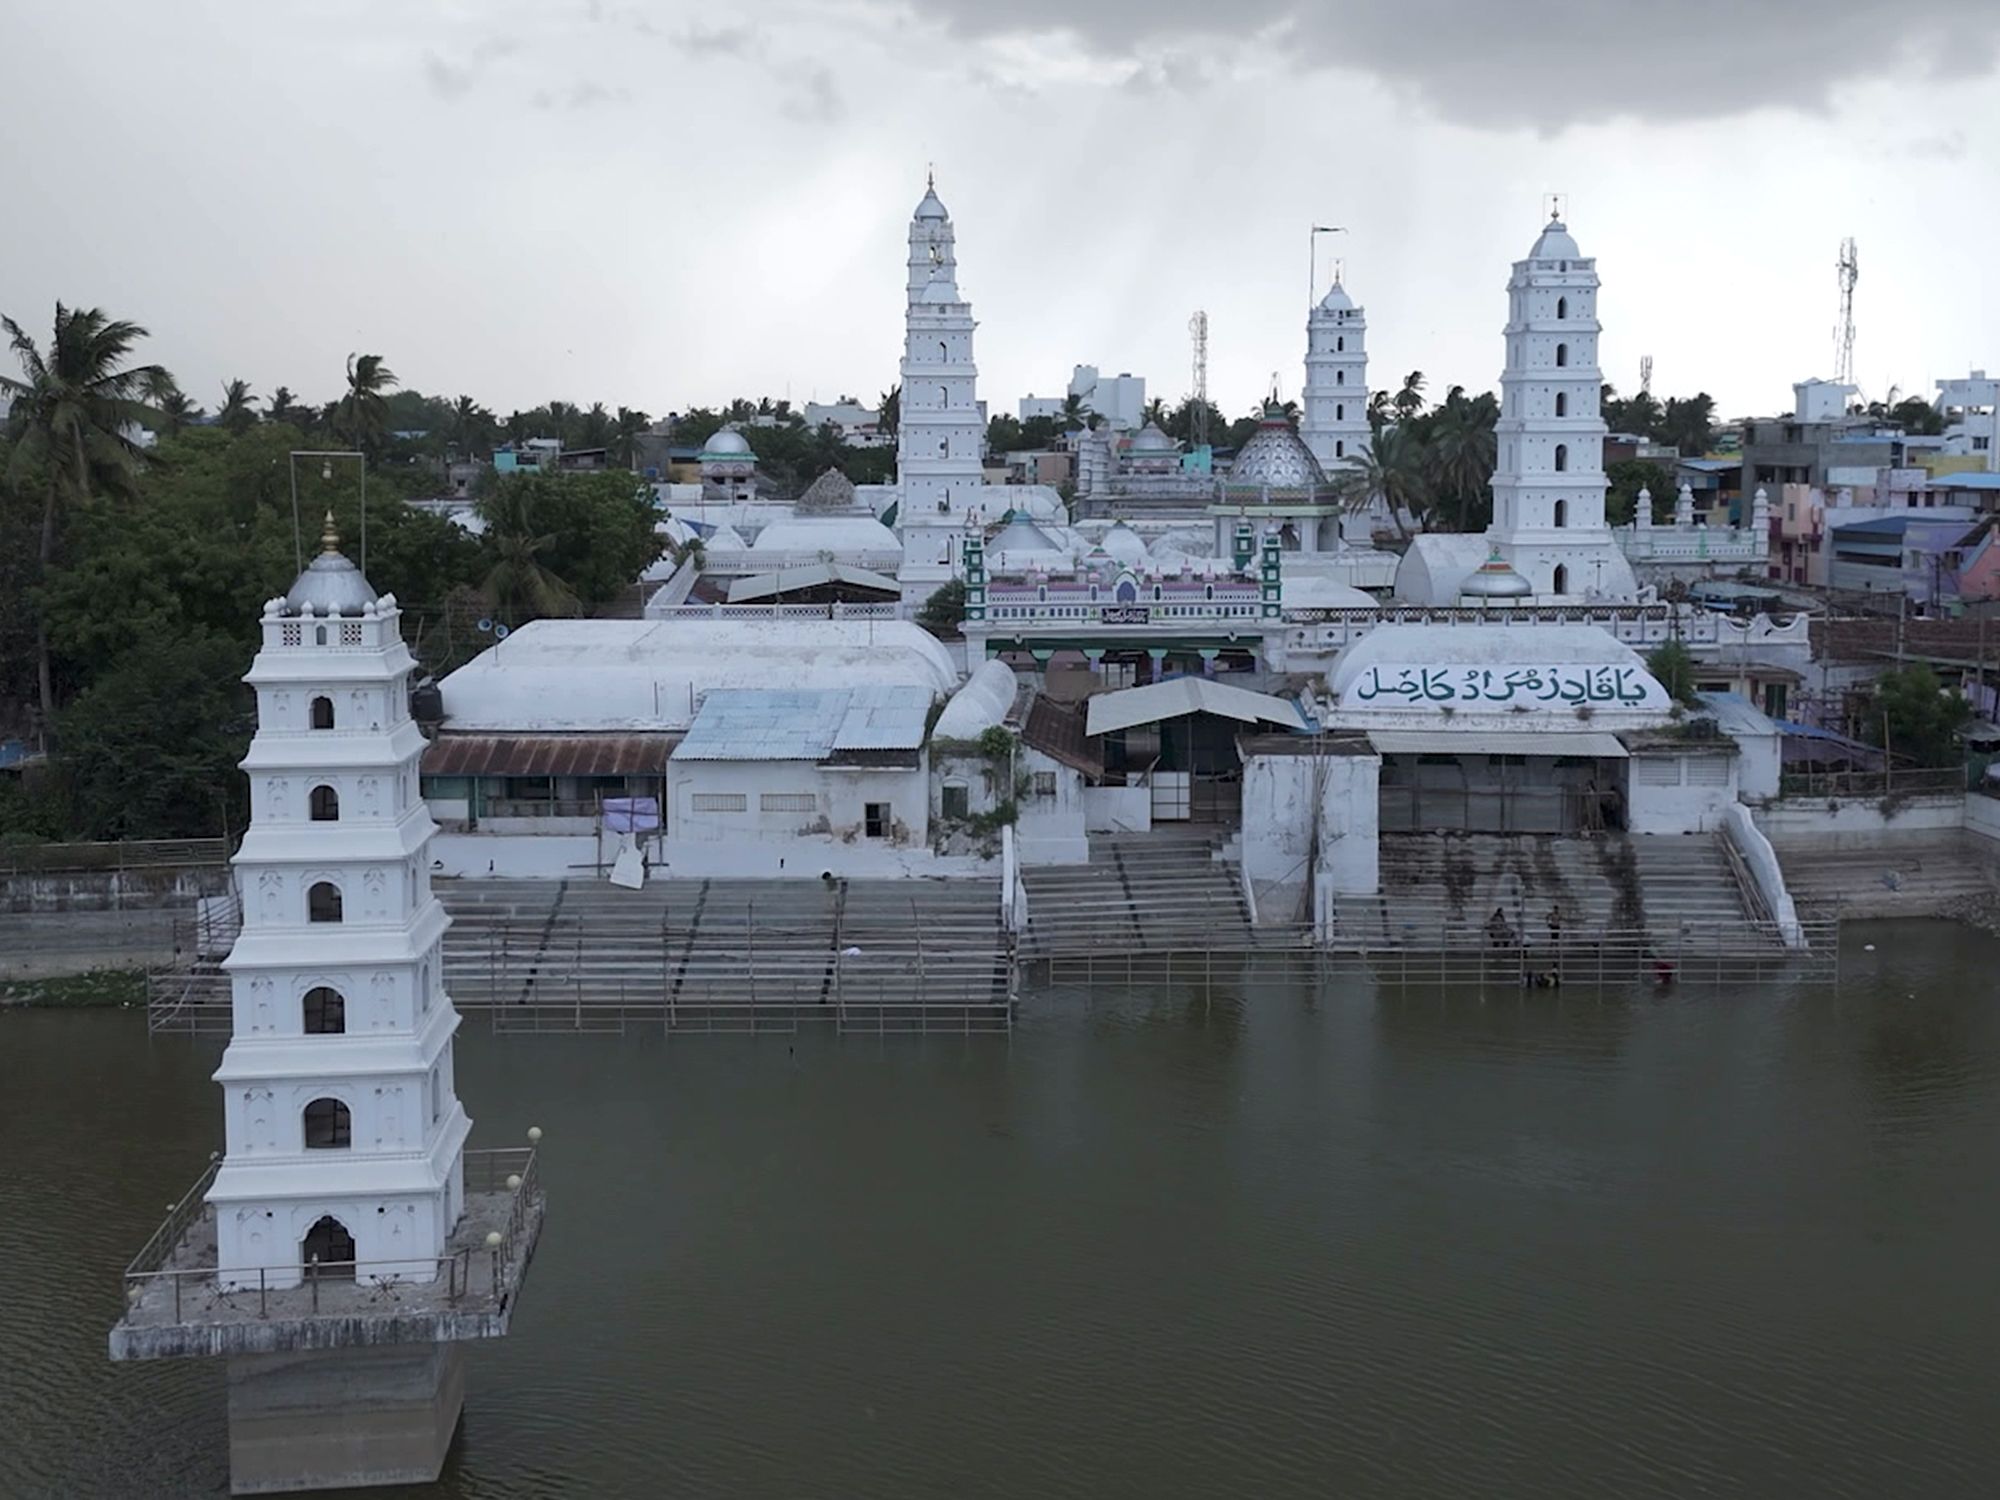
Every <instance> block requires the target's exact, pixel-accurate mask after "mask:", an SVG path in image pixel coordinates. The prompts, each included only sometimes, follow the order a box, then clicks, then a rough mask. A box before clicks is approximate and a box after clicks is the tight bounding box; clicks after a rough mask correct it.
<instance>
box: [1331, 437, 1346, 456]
mask: <svg viewBox="0 0 2000 1500" xmlns="http://www.w3.org/2000/svg"><path fill="white" fill-rule="evenodd" d="M1333 456H1334V457H1335V458H1345V457H1347V444H1346V443H1344V442H1342V441H1341V440H1340V439H1339V438H1335V439H1334V440H1333Z"/></svg>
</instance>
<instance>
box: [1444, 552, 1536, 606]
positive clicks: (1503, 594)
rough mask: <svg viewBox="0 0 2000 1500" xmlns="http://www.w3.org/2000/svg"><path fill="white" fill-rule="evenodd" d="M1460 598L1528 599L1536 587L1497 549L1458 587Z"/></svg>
mask: <svg viewBox="0 0 2000 1500" xmlns="http://www.w3.org/2000/svg"><path fill="white" fill-rule="evenodd" d="M1458 592H1459V597H1460V598H1472V599H1526V598H1528V597H1530V596H1531V595H1532V594H1533V593H1534V592H1535V589H1534V585H1532V584H1531V583H1529V582H1528V580H1527V579H1525V578H1523V577H1522V576H1521V575H1520V574H1519V573H1516V572H1515V571H1514V568H1513V565H1512V564H1510V563H1509V562H1508V561H1507V559H1506V558H1504V557H1502V556H1501V555H1500V549H1499V548H1498V547H1495V548H1493V549H1492V551H1491V552H1490V553H1489V554H1488V555H1487V558H1486V561H1485V562H1483V563H1481V564H1480V565H1479V566H1478V567H1477V568H1475V569H1473V571H1472V572H1471V573H1470V574H1469V575H1468V576H1467V578H1466V580H1465V582H1464V583H1462V584H1460V585H1459V586H1458Z"/></svg>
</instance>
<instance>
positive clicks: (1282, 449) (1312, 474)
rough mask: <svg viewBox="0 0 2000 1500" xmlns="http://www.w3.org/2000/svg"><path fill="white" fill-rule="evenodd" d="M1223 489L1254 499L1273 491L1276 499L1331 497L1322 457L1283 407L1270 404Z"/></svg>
mask: <svg viewBox="0 0 2000 1500" xmlns="http://www.w3.org/2000/svg"><path fill="white" fill-rule="evenodd" d="M1222 488H1223V492H1224V493H1225V494H1228V495H1230V496H1232V497H1234V498H1239V499H1251V498H1256V497H1259V496H1261V495H1263V494H1264V493H1265V492H1266V491H1268V492H1269V493H1270V497H1271V498H1272V499H1273V500H1293V501H1296V500H1310V501H1315V502H1319V501H1328V502H1330V500H1331V495H1332V490H1331V486H1329V485H1328V484H1327V481H1326V473H1325V471H1324V470H1322V469H1321V468H1320V466H1319V460H1318V459H1316V458H1314V457H1313V455H1312V449H1310V448H1308V447H1307V446H1306V445H1305V443H1304V441H1303V440H1301V438H1300V437H1299V434H1298V431H1297V429H1296V428H1294V427H1293V426H1292V423H1291V419H1290V418H1288V417H1287V416H1286V415H1285V413H1284V411H1283V409H1282V408H1280V407H1277V406H1274V405H1269V404H1267V405H1266V406H1265V408H1264V421H1263V423H1262V425H1260V426H1259V427H1258V429H1257V430H1256V431H1255V432H1253V433H1252V434H1251V435H1250V441H1249V442H1247V443H1245V444H1244V445H1243V446H1242V448H1241V449H1239V450H1238V451H1237V454H1236V462H1234V463H1233V464H1231V465H1230V466H1229V476H1228V477H1227V478H1226V479H1224V480H1223V482H1222Z"/></svg>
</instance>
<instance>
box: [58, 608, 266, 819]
mask: <svg viewBox="0 0 2000 1500" xmlns="http://www.w3.org/2000/svg"><path fill="white" fill-rule="evenodd" d="M248 665H249V660H248V656H247V654H246V653H245V652H244V650H243V647H242V645H241V644H240V643H239V642H237V641H234V640H230V639H228V638H227V637H224V636H217V635H210V634H208V633H206V632H202V633H198V634H195V635H193V636H166V635H151V636H148V637H146V638H145V639H144V640H142V641H140V642H139V643H138V644H137V645H136V646H134V647H133V648H132V649H131V650H130V651H128V652H126V653H125V655H124V656H123V657H122V658H121V659H120V660H119V662H118V664H117V665H116V666H115V667H112V668H111V669H110V670H109V671H107V672H105V673H104V674H103V675H102V676H100V677H99V678H98V679H97V681H96V682H94V683H92V684H91V686H90V687H89V688H87V689H86V690H85V691H84V692H83V693H82V694H81V695H80V696H78V698H77V700H76V701H75V702H74V703H72V704H70V706H69V707H68V708H66V709H64V710H63V713H62V719H61V734H60V736H59V737H58V740H57V744H58V747H59V748H58V751H57V760H58V766H59V768H60V770H61V772H62V774H63V775H64V777H65V778H66V779H67V781H68V784H69V790H70V795H71V797H72V799H73V803H74V818H75V827H76V831H77V832H78V833H79V834H80V835H81V836H83V837H85V838H93V839H144V838H199V837H204V836H211V835H216V834H220V833H222V832H223V831H224V829H225V828H240V827H241V826H242V825H243V822H244V815H245V804H246V802H247V788H246V787H245V784H244V781H243V777H242V775H241V773H239V772H238V771H237V769H236V764H237V762H238V761H240V760H241V759H242V758H243V752H244V750H245V749H246V748H247V747H248V745H249V743H250V732H251V728H252V717H253V710H252V701H251V695H250V691H249V689H247V688H246V687H244V686H243V684H242V683H241V682H240V681H239V680H238V679H239V678H241V677H242V675H243V672H244V669H245V668H246V667H247V666H248Z"/></svg>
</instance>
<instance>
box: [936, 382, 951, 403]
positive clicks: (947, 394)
mask: <svg viewBox="0 0 2000 1500" xmlns="http://www.w3.org/2000/svg"><path fill="white" fill-rule="evenodd" d="M938 405H939V406H940V407H945V406H949V405H951V387H950V386H948V385H941V386H939V387H938Z"/></svg>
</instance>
